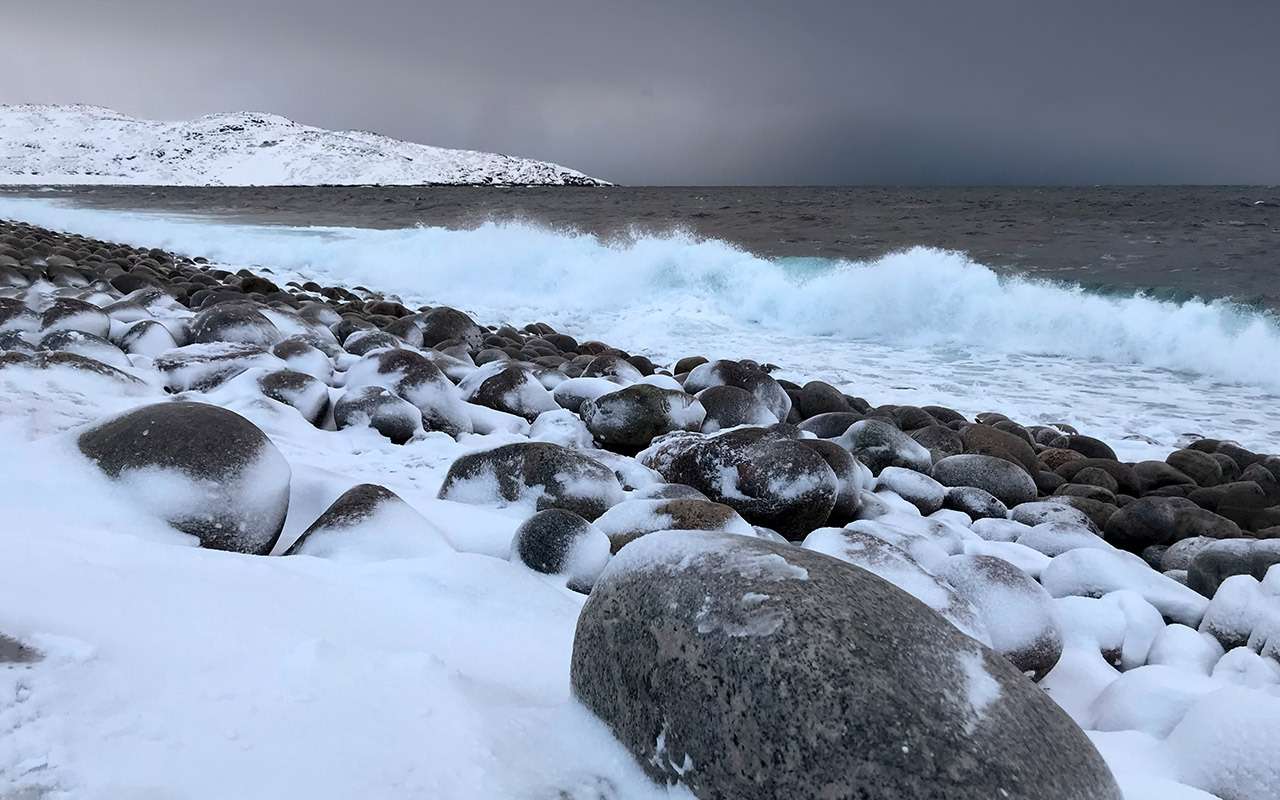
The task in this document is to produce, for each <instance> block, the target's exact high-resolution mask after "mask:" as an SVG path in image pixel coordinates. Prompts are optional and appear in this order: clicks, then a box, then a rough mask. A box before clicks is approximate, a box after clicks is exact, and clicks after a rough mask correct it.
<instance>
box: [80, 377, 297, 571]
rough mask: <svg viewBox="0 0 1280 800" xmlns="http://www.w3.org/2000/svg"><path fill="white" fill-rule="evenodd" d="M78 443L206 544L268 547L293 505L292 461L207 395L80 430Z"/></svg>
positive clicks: (144, 501) (241, 549) (252, 549)
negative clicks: (206, 399)
mask: <svg viewBox="0 0 1280 800" xmlns="http://www.w3.org/2000/svg"><path fill="white" fill-rule="evenodd" d="M78 444H79V447H80V451H81V452H82V453H84V454H85V455H86V456H88V457H89V458H90V459H92V460H93V461H94V463H95V464H97V466H98V468H99V469H101V470H102V471H103V472H104V473H106V474H107V475H108V476H109V477H111V478H112V479H114V480H116V481H118V482H119V483H120V484H121V485H122V487H123V488H124V489H125V491H127V492H128V493H129V494H130V495H131V496H132V497H133V498H134V499H135V500H136V501H137V502H138V503H139V504H140V505H142V506H143V507H145V508H148V509H149V510H150V511H152V512H153V513H156V514H157V515H159V516H161V517H162V518H163V519H165V520H166V521H167V522H168V523H169V524H170V525H172V526H173V527H175V528H177V529H178V530H180V531H182V532H184V533H189V534H191V535H193V536H195V537H197V538H198V539H199V540H200V546H201V547H207V548H211V549H214V550H232V551H235V552H238V553H254V554H257V555H266V554H267V553H269V552H271V548H272V547H273V546H274V545H275V543H276V539H277V538H278V537H279V536H280V530H281V528H283V527H284V519H285V514H286V513H287V512H288V510H289V481H290V477H291V471H290V469H289V463H288V462H287V461H285V459H284V456H282V455H280V451H279V450H277V449H276V447H275V445H273V444H272V443H271V440H270V439H268V438H267V436H266V434H264V433H263V432H262V431H260V430H258V428H257V427H256V426H255V425H254V424H253V423H252V422H249V420H247V419H245V418H244V417H242V416H240V415H239V414H236V413H234V412H231V411H228V410H226V409H224V408H219V407H218V406H212V405H207V404H204V403H187V402H174V403H157V404H155V405H150V406H144V407H142V408H139V409H135V410H133V411H130V412H128V413H126V414H122V415H120V416H118V417H114V418H112V419H109V420H107V421H105V422H102V423H99V424H97V425H95V426H93V427H92V428H90V429H89V430H87V431H85V432H84V433H82V434H80V437H79V440H78Z"/></svg>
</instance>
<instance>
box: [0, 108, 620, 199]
mask: <svg viewBox="0 0 1280 800" xmlns="http://www.w3.org/2000/svg"><path fill="white" fill-rule="evenodd" d="M431 183H452V184H471V183H483V184H585V185H607V183H606V182H605V181H600V180H597V179H595V178H589V177H587V176H586V175H583V174H582V173H581V172H578V171H577V170H573V169H569V168H568V167H562V166H560V165H559V164H552V163H549V162H545V161H534V160H531V159H527V158H515V157H512V156H507V155H500V154H496V153H480V152H476V151H473V150H451V149H446V148H443V147H431V146H428V145H422V144H414V143H412V142H403V141H399V140H397V139H392V138H389V137H386V136H379V135H378V134H375V133H368V132H365V131H328V130H324V129H323V128H315V127H312V126H309V125H300V124H298V123H296V122H293V121H292V120H288V119H285V118H284V117H281V116H278V115H275V114H259V113H253V112H247V111H246V112H231V113H223V114H210V115H208V116H204V117H200V118H198V119H194V120H190V121H187V122H158V121H154V120H144V119H136V118H134V117H129V116H126V115H124V114H121V113H119V112H117V111H113V110H111V109H108V108H100V107H96V106H83V105H67V106H57V105H4V106H0V185H2V184H31V185H46V184H135V185H165V186H314V185H319V184H331V185H332V184H339V185H363V184H378V185H394V184H401V185H419V184H431Z"/></svg>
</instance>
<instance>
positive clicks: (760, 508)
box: [637, 426, 840, 539]
mask: <svg viewBox="0 0 1280 800" xmlns="http://www.w3.org/2000/svg"><path fill="white" fill-rule="evenodd" d="M781 428H785V426H779V427H778V428H739V429H736V430H732V431H728V432H725V433H721V434H718V435H716V436H709V437H704V436H701V435H698V434H690V433H672V434H668V435H667V436H664V437H661V438H659V439H656V440H654V443H653V445H652V446H651V447H650V448H648V449H647V450H645V451H644V452H642V453H640V454H639V455H638V456H637V458H638V459H639V461H640V463H642V464H644V465H645V466H647V467H649V468H651V469H654V470H657V471H658V472H659V473H660V474H661V475H662V477H663V480H666V481H668V482H670V483H683V484H686V485H688V486H692V487H694V488H695V489H697V490H698V491H700V492H702V493H703V494H705V495H706V496H707V497H709V498H711V499H712V500H714V501H715V502H717V503H724V504H725V505H727V506H729V507H731V508H733V509H734V510H735V511H737V512H738V513H739V514H741V515H742V516H743V517H745V518H746V520H747V521H748V522H750V523H752V524H755V525H761V526H764V527H766V528H771V529H773V530H775V531H777V532H778V533H781V534H782V535H783V536H786V537H788V538H795V539H799V538H803V537H804V534H806V533H808V532H809V531H811V530H813V529H814V528H817V527H820V526H821V525H823V524H824V523H825V522H826V521H827V518H828V517H829V516H830V514H831V511H832V509H833V508H834V507H835V504H836V499H837V497H838V496H839V491H840V485H839V481H838V479H837V477H836V474H835V472H834V471H833V470H832V469H831V467H830V466H828V464H827V462H826V460H825V459H824V458H823V457H822V455H820V454H819V453H818V452H816V451H815V450H813V449H811V448H809V447H806V446H805V445H803V444H801V443H800V442H798V441H795V440H794V439H792V438H790V436H788V435H787V434H786V433H785V432H784V431H783V430H781ZM792 430H794V429H792Z"/></svg>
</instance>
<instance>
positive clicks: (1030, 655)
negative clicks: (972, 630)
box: [938, 555, 1062, 680]
mask: <svg viewBox="0 0 1280 800" xmlns="http://www.w3.org/2000/svg"><path fill="white" fill-rule="evenodd" d="M938 577H939V578H942V579H943V580H945V581H946V582H947V583H949V584H950V585H951V587H952V588H953V589H955V591H956V592H957V593H958V594H959V595H960V596H961V597H963V598H965V599H966V600H968V601H969V603H970V604H971V605H972V606H973V607H974V608H975V609H977V612H978V616H979V618H980V619H981V620H982V623H983V626H984V627H985V628H986V630H987V633H988V634H989V635H990V637H991V647H992V649H993V650H995V651H996V652H997V653H999V654H1000V655H1002V656H1004V657H1005V658H1007V659H1008V660H1009V663H1011V664H1013V665H1014V666H1015V667H1017V668H1018V670H1019V671H1021V672H1023V673H1026V674H1028V675H1030V676H1031V678H1032V679H1033V680H1040V679H1041V678H1043V677H1044V676H1045V675H1048V674H1049V670H1051V669H1053V667H1054V665H1055V664H1057V663H1058V658H1059V657H1061V655H1062V631H1061V629H1060V628H1059V627H1058V621H1057V618H1056V616H1055V614H1054V606H1053V598H1051V597H1050V596H1049V593H1048V592H1046V591H1045V590H1044V589H1043V588H1042V587H1041V586H1040V584H1038V583H1036V581H1035V580H1034V579H1033V578H1032V577H1031V576H1030V575H1028V574H1027V573H1025V572H1023V571H1022V570H1020V569H1018V568H1017V567H1015V566H1013V565H1012V564H1010V563H1009V562H1008V561H1005V560H1004V559H1001V558H995V557H993V556H983V555H958V556H952V557H951V558H949V559H947V562H946V564H945V565H944V566H943V568H942V569H941V570H940V571H939V572H938Z"/></svg>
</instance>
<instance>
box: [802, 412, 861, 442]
mask: <svg viewBox="0 0 1280 800" xmlns="http://www.w3.org/2000/svg"><path fill="white" fill-rule="evenodd" d="M863 419H864V417H863V416H862V415H861V414H859V413H857V412H856V411H832V412H829V413H826V414H818V415H817V416H815V417H809V418H808V419H806V420H805V421H803V422H801V423H800V425H799V428H800V430H802V431H809V432H810V433H812V434H813V435H814V436H817V437H818V438H819V439H835V438H838V437H839V436H841V435H842V434H843V433H844V432H845V431H847V430H849V426H851V425H853V424H854V423H855V422H861V421H862V420H863Z"/></svg>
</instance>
